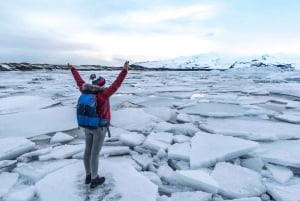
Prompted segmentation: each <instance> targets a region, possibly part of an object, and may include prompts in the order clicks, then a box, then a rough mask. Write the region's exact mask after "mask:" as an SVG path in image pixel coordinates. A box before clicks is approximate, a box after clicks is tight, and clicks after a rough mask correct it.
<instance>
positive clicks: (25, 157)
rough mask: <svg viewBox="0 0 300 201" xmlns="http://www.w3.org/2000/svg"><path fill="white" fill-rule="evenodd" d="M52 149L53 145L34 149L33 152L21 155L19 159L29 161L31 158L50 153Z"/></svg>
mask: <svg viewBox="0 0 300 201" xmlns="http://www.w3.org/2000/svg"><path fill="white" fill-rule="evenodd" d="M51 151H52V147H46V148H43V149H38V150H36V151H32V152H29V153H26V154H23V155H21V156H19V157H18V158H17V159H18V161H20V162H28V161H30V158H33V157H38V156H40V155H43V154H47V153H50V152H51Z"/></svg>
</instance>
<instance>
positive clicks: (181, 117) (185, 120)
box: [176, 113, 192, 123]
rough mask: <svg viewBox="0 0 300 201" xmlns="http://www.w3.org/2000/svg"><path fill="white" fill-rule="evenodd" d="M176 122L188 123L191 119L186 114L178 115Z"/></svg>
mask: <svg viewBox="0 0 300 201" xmlns="http://www.w3.org/2000/svg"><path fill="white" fill-rule="evenodd" d="M176 120H177V121H178V122H182V123H188V122H191V121H192V118H191V117H190V116H189V115H188V114H186V113H179V114H178V115H177V119H176Z"/></svg>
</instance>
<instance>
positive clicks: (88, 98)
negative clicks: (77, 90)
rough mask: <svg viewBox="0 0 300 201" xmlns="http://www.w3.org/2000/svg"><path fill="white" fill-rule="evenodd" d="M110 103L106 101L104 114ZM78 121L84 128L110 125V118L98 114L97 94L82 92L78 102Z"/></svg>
mask: <svg viewBox="0 0 300 201" xmlns="http://www.w3.org/2000/svg"><path fill="white" fill-rule="evenodd" d="M107 104H108V103H105V105H104V108H103V111H102V114H103V113H104V110H105V107H106V106H107ZM77 122H78V125H79V126H81V127H83V128H90V129H95V128H98V127H100V126H108V125H109V121H108V119H104V118H99V115H98V114H97V96H96V95H95V94H87V93H82V94H81V95H80V96H79V99H78V102H77Z"/></svg>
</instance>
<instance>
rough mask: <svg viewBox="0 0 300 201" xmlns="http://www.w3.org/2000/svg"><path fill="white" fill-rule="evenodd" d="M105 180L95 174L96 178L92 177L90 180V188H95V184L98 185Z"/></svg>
mask: <svg viewBox="0 0 300 201" xmlns="http://www.w3.org/2000/svg"><path fill="white" fill-rule="evenodd" d="M104 182H105V177H99V176H97V177H96V179H92V181H91V186H90V187H91V188H95V187H96V186H99V185H101V184H103V183H104Z"/></svg>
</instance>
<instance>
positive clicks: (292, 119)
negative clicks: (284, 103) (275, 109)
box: [274, 114, 300, 124]
mask: <svg viewBox="0 0 300 201" xmlns="http://www.w3.org/2000/svg"><path fill="white" fill-rule="evenodd" d="M274 118H275V119H278V120H281V121H286V122H289V123H294V124H300V115H296V114H281V115H277V116H274Z"/></svg>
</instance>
